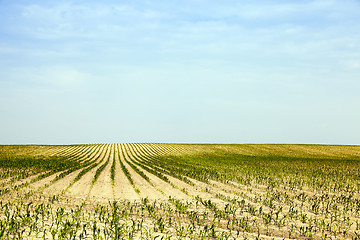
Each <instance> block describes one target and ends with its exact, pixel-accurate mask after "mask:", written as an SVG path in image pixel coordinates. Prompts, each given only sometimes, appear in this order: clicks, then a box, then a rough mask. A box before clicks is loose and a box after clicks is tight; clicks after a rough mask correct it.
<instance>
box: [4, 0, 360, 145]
mask: <svg viewBox="0 0 360 240" xmlns="http://www.w3.org/2000/svg"><path fill="white" fill-rule="evenodd" d="M359 123H360V1H359V0H293V1H281V0H266V1H265V0H258V1H243V0H222V1H218V0H216V1H214V0H207V1H204V0H181V1H180V0H174V1H165V0H144V1H120V0H117V1H115V0H113V1H112V0H104V1H95V0H87V1H81V0H65V1H40V0H33V1H25V0H17V1H12V0H0V144H73V143H128V142H169V143H300V144H308V143H309V144H312V143H314V144H360V124H359Z"/></svg>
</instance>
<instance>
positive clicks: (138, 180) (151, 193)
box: [120, 144, 167, 200]
mask: <svg viewBox="0 0 360 240" xmlns="http://www.w3.org/2000/svg"><path fill="white" fill-rule="evenodd" d="M121 151H122V152H123V154H124V156H123V155H122V154H120V160H121V161H122V162H123V164H124V165H125V167H126V168H127V170H128V171H129V173H130V175H131V177H132V179H133V180H134V184H135V187H136V188H138V189H139V190H140V196H141V197H143V198H145V197H147V198H149V199H152V200H155V199H163V200H165V199H167V197H166V196H165V195H163V194H162V193H161V192H159V191H158V190H157V189H156V188H155V187H153V186H151V184H150V183H149V182H147V181H146V180H145V179H144V178H143V177H141V176H140V175H139V174H138V173H136V172H135V171H134V170H133V169H132V168H131V167H130V165H129V164H128V163H127V162H126V161H125V159H126V160H127V161H130V158H129V156H128V154H127V152H126V151H125V147H124V145H123V144H121Z"/></svg>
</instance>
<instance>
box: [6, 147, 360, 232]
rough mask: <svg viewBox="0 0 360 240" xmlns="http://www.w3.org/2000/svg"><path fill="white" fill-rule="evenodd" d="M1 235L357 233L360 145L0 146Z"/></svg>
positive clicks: (359, 222) (358, 228) (359, 208)
mask: <svg viewBox="0 0 360 240" xmlns="http://www.w3.org/2000/svg"><path fill="white" fill-rule="evenodd" d="M0 239H360V146H329V145H276V144H271V145H264V144H253V145H251V144H229V145H223V144H155V143H132V144H88V145H59V146H55V145H49V146H48V145H1V146H0Z"/></svg>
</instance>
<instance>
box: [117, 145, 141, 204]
mask: <svg viewBox="0 0 360 240" xmlns="http://www.w3.org/2000/svg"><path fill="white" fill-rule="evenodd" d="M119 151H121V150H120V149H119V145H118V144H116V145H115V156H114V157H115V179H114V198H115V200H117V199H124V200H139V199H140V196H139V195H138V194H137V193H136V192H135V190H134V188H133V186H132V185H131V184H130V182H129V180H128V179H127V178H126V176H125V174H124V172H123V171H122V169H121V166H120V163H119V160H120V159H119V154H121V153H120V152H119Z"/></svg>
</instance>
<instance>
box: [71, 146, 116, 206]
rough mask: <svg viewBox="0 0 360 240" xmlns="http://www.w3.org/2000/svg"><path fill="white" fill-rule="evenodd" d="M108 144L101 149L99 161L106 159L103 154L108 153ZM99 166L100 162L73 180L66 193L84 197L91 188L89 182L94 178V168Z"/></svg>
mask: <svg viewBox="0 0 360 240" xmlns="http://www.w3.org/2000/svg"><path fill="white" fill-rule="evenodd" d="M109 148H110V146H108V145H107V146H104V149H102V152H101V155H100V157H99V161H101V162H102V163H103V162H105V161H106V160H105V159H104V158H105V156H106V155H107V154H108V151H109ZM100 166H101V163H100V164H99V165H98V166H96V167H95V168H93V169H91V170H90V171H89V172H87V173H86V174H85V175H84V176H82V177H81V178H80V180H79V181H77V182H75V183H74V185H72V186H71V187H70V188H69V189H68V191H67V192H66V195H69V196H73V197H75V198H81V199H84V200H85V199H86V197H87V196H88V194H89V191H90V189H91V182H92V180H93V178H94V175H95V173H96V170H97V169H98V168H99V167H100Z"/></svg>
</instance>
